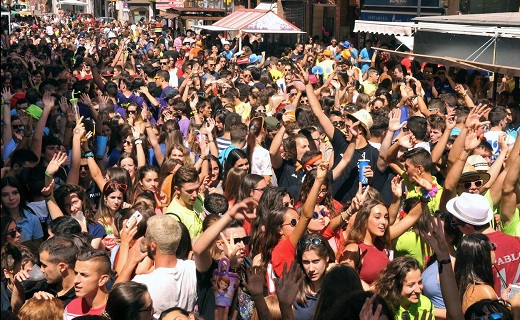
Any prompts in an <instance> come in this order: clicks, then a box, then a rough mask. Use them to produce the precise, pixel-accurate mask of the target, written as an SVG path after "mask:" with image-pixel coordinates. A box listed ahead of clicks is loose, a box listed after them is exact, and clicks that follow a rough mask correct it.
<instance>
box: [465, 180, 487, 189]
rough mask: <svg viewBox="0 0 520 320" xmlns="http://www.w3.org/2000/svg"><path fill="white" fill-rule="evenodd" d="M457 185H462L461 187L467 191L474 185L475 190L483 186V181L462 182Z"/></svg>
mask: <svg viewBox="0 0 520 320" xmlns="http://www.w3.org/2000/svg"><path fill="white" fill-rule="evenodd" d="M459 184H462V186H463V187H464V188H465V189H469V188H471V186H473V185H475V187H477V188H480V187H482V185H483V184H484V181H483V180H475V181H464V182H459Z"/></svg>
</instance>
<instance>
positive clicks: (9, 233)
mask: <svg viewBox="0 0 520 320" xmlns="http://www.w3.org/2000/svg"><path fill="white" fill-rule="evenodd" d="M16 233H20V234H21V233H22V228H21V227H16V228H14V229H13V230H9V231H7V233H6V234H7V235H8V236H10V237H11V238H14V237H16Z"/></svg>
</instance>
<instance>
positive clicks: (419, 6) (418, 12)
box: [417, 0, 421, 17]
mask: <svg viewBox="0 0 520 320" xmlns="http://www.w3.org/2000/svg"><path fill="white" fill-rule="evenodd" d="M417 16H418V17H420V16H421V0H417Z"/></svg>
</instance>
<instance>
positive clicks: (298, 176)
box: [274, 160, 305, 199]
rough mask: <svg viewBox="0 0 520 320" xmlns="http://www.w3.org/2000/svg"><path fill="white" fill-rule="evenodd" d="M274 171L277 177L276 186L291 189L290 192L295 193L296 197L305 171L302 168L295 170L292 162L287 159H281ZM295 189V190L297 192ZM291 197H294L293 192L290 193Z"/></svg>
mask: <svg viewBox="0 0 520 320" xmlns="http://www.w3.org/2000/svg"><path fill="white" fill-rule="evenodd" d="M274 172H275V174H276V178H277V179H278V186H279V187H282V188H285V189H287V190H288V191H289V189H291V190H293V191H292V192H293V193H295V194H296V197H298V194H299V192H300V188H301V185H302V182H303V176H304V175H305V172H304V171H303V170H299V171H296V166H295V164H294V162H293V161H288V160H283V162H282V165H281V166H280V168H278V169H275V171H274ZM293 186H299V187H293ZM295 190H297V192H296V191H295ZM291 197H293V199H294V198H295V197H294V196H293V194H291Z"/></svg>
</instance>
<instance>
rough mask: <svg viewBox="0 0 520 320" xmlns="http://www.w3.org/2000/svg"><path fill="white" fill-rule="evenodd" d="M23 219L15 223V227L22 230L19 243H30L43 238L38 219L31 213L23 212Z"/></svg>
mask: <svg viewBox="0 0 520 320" xmlns="http://www.w3.org/2000/svg"><path fill="white" fill-rule="evenodd" d="M23 215H24V217H23V218H22V220H21V221H19V222H17V223H16V226H17V227H20V228H22V234H21V235H20V242H24V241H32V240H36V239H40V238H43V229H42V225H41V223H40V219H39V218H38V217H37V216H36V215H35V214H33V213H31V212H30V211H27V210H25V209H24V210H23Z"/></svg>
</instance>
